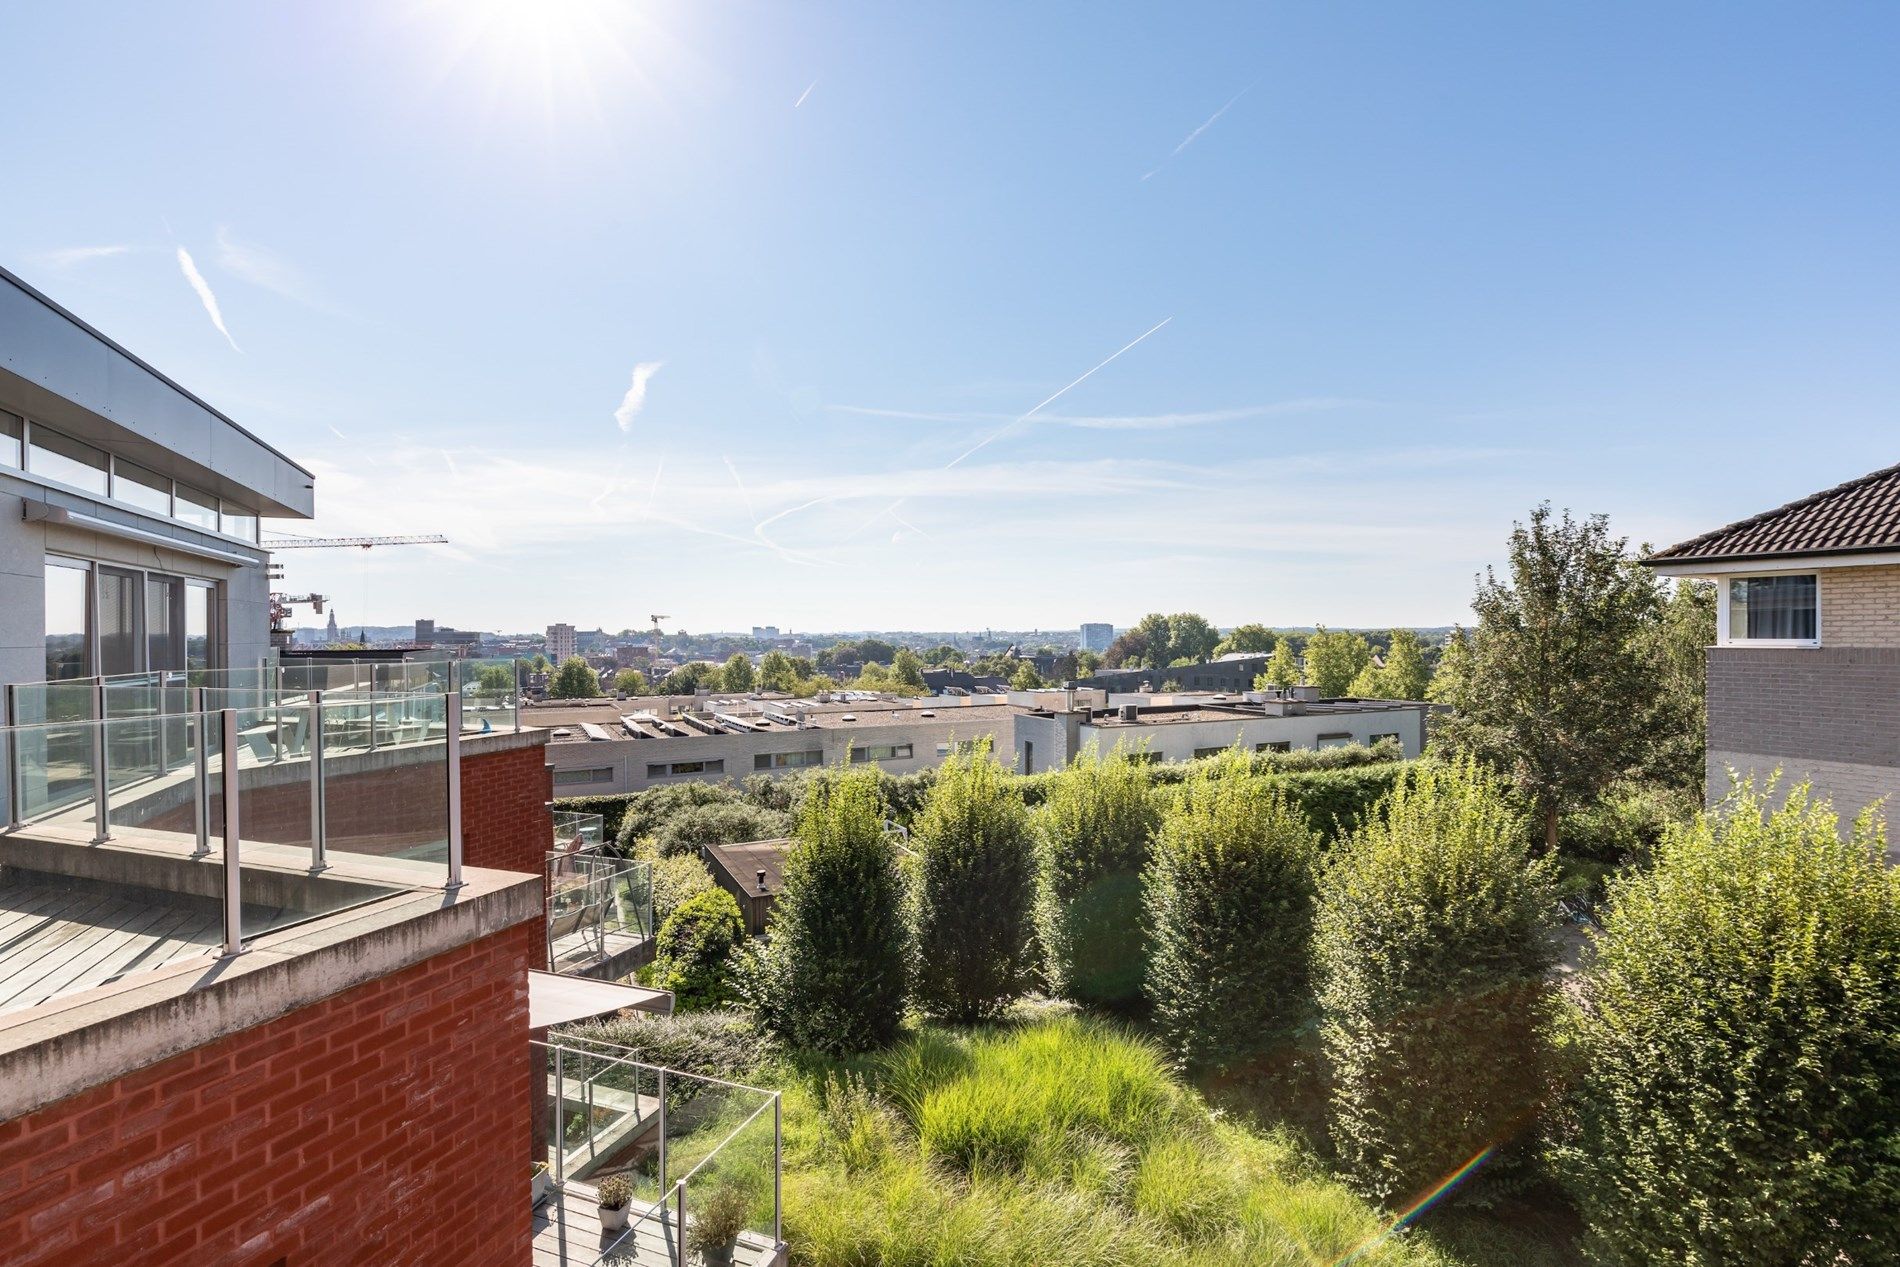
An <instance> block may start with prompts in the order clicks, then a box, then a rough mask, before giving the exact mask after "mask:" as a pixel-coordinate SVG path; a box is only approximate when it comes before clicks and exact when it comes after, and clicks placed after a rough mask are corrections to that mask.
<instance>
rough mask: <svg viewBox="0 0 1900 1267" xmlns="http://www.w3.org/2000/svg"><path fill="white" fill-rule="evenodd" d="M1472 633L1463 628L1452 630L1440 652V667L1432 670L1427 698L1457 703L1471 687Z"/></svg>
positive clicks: (1426, 689) (1426, 690)
mask: <svg viewBox="0 0 1900 1267" xmlns="http://www.w3.org/2000/svg"><path fill="white" fill-rule="evenodd" d="M1470 680H1471V635H1470V634H1467V633H1466V632H1465V631H1464V630H1463V629H1462V628H1456V629H1453V630H1452V631H1451V637H1449V638H1447V639H1445V649H1444V650H1443V651H1441V652H1439V654H1438V667H1437V668H1435V669H1433V670H1432V681H1431V685H1430V686H1428V687H1426V688H1425V698H1426V699H1428V700H1430V701H1431V702H1432V703H1434V704H1455V703H1457V701H1458V700H1460V699H1462V698H1464V695H1465V692H1466V691H1468V690H1469V689H1470V687H1469V685H1468V684H1469V682H1470Z"/></svg>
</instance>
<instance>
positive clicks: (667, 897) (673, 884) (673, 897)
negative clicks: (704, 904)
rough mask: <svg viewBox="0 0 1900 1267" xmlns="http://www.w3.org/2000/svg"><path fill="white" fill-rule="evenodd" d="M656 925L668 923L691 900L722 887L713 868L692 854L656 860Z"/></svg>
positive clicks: (654, 884)
mask: <svg viewBox="0 0 1900 1267" xmlns="http://www.w3.org/2000/svg"><path fill="white" fill-rule="evenodd" d="M652 861H653V926H654V927H655V928H658V927H660V926H661V925H663V924H665V923H666V921H667V920H668V919H670V918H672V916H673V912H675V911H677V910H678V909H679V908H680V907H681V906H683V905H685V904H686V903H687V902H688V901H690V900H692V899H693V898H695V897H697V896H699V895H700V894H702V893H706V892H708V891H710V890H712V889H715V888H717V887H718V885H717V884H716V883H715V882H714V880H713V877H712V871H711V869H710V868H708V867H707V866H706V864H705V863H704V862H702V861H700V860H699V858H697V857H695V856H694V855H692V854H676V855H674V856H673V857H671V858H654V859H653V860H652Z"/></svg>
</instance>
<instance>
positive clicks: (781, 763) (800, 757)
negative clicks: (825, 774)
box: [752, 748, 825, 770]
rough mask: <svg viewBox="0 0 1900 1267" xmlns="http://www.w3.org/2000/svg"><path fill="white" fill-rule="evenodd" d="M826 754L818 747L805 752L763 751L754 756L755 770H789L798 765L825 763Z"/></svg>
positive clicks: (753, 766)
mask: <svg viewBox="0 0 1900 1267" xmlns="http://www.w3.org/2000/svg"><path fill="white" fill-rule="evenodd" d="M824 762H825V754H824V753H823V752H822V751H820V750H819V749H817V748H808V749H806V750H805V751H803V752H761V753H758V754H757V755H755V756H754V757H753V758H752V768H753V769H754V770H789V769H792V768H794V767H796V766H806V765H823V764H824Z"/></svg>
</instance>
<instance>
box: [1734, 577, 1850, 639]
mask: <svg viewBox="0 0 1900 1267" xmlns="http://www.w3.org/2000/svg"><path fill="white" fill-rule="evenodd" d="M1776 576H1811V577H1813V578H1814V637H1812V638H1738V637H1736V636H1735V635H1734V634H1733V633H1731V632H1730V624H1729V586H1730V584H1731V583H1733V582H1735V581H1762V580H1767V579H1769V578H1771V577H1776ZM1713 579H1714V581H1715V583H1716V586H1717V589H1716V591H1715V645H1716V646H1718V647H1784V648H1787V647H1795V648H1800V647H1818V646H1820V645H1821V630H1822V628H1823V625H1822V623H1821V621H1822V611H1823V608H1822V604H1823V602H1824V599H1823V597H1822V594H1821V591H1822V589H1824V588H1825V587H1824V586H1823V585H1822V584H1821V571H1820V569H1817V568H1784V569H1781V570H1779V571H1774V572H1728V573H1724V574H1723V575H1720V576H1717V577H1715V578H1713Z"/></svg>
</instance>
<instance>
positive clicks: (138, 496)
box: [112, 458, 172, 516]
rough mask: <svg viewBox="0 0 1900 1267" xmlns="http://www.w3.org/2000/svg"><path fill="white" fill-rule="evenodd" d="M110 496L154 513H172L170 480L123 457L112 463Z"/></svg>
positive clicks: (167, 514)
mask: <svg viewBox="0 0 1900 1267" xmlns="http://www.w3.org/2000/svg"><path fill="white" fill-rule="evenodd" d="M112 496H113V499H114V500H115V501H122V502H124V503H125V504H126V505H128V506H137V507H138V508H139V509H140V510H149V511H151V512H152V513H153V514H155V515H166V516H169V515H170V514H171V513H172V482H171V481H170V480H169V479H166V478H165V477H164V476H163V475H160V474H159V473H158V472H157V471H148V470H146V469H145V468H144V467H142V466H139V465H138V464H137V463H134V462H128V461H126V460H125V459H124V458H120V459H119V460H118V461H116V462H114V463H113V464H112Z"/></svg>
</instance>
